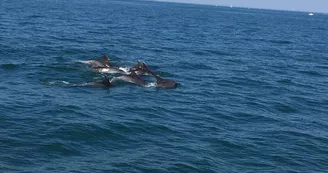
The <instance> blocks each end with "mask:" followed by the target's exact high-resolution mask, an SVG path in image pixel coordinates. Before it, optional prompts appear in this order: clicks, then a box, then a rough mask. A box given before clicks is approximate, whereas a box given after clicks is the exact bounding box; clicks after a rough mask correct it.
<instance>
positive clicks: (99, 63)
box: [88, 54, 111, 68]
mask: <svg viewBox="0 0 328 173" xmlns="http://www.w3.org/2000/svg"><path fill="white" fill-rule="evenodd" d="M88 63H89V64H91V67H92V68H106V67H110V66H111V64H110V63H109V58H108V56H107V55H106V54H104V58H102V59H97V60H89V61H88Z"/></svg>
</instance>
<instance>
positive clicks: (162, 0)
mask: <svg viewBox="0 0 328 173" xmlns="http://www.w3.org/2000/svg"><path fill="white" fill-rule="evenodd" d="M145 1H152V2H162V3H175V4H191V5H205V6H216V7H228V8H246V9H258V10H272V11H288V12H298V13H317V14H318V13H319V14H328V12H322V11H303V10H293V9H289V10H288V9H275V8H258V7H245V6H233V5H232V4H231V5H219V4H203V3H193V2H178V1H170V0H145ZM231 6H232V7H231Z"/></svg>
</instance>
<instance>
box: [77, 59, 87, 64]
mask: <svg viewBox="0 0 328 173" xmlns="http://www.w3.org/2000/svg"><path fill="white" fill-rule="evenodd" d="M75 62H79V63H83V64H90V61H83V60H75Z"/></svg>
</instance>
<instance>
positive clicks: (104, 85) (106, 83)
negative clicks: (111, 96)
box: [88, 76, 111, 88]
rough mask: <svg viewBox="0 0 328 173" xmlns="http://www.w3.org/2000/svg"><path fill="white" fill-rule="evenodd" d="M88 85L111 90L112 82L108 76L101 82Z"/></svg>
mask: <svg viewBox="0 0 328 173" xmlns="http://www.w3.org/2000/svg"><path fill="white" fill-rule="evenodd" d="M88 85H91V86H98V87H104V88H109V87H110V86H111V84H110V81H109V79H108V77H107V76H105V78H104V79H103V81H101V82H91V83H88Z"/></svg>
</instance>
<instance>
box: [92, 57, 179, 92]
mask: <svg viewBox="0 0 328 173" xmlns="http://www.w3.org/2000/svg"><path fill="white" fill-rule="evenodd" d="M103 55H104V57H103V58H102V59H96V60H88V61H86V62H87V63H88V64H90V65H91V69H92V70H93V71H95V72H101V73H111V74H119V75H120V76H118V77H113V78H112V80H109V78H108V77H107V76H105V77H104V79H103V81H101V82H91V83H90V85H92V86H100V87H105V88H109V87H111V86H112V82H114V81H116V80H121V81H125V82H128V83H133V84H136V85H141V86H145V85H147V82H146V81H145V80H144V79H142V76H153V77H154V78H155V79H156V82H155V85H156V87H159V88H175V87H176V86H177V82H176V81H174V80H171V79H163V78H161V77H159V76H158V75H156V74H155V73H154V72H153V71H151V70H150V68H149V67H148V65H147V64H146V63H145V62H143V61H140V60H138V63H137V64H136V65H133V66H131V67H130V68H129V69H128V70H127V71H124V70H122V69H120V68H119V67H115V66H114V65H112V64H111V63H110V61H109V60H110V59H109V57H108V56H107V55H106V54H103Z"/></svg>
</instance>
